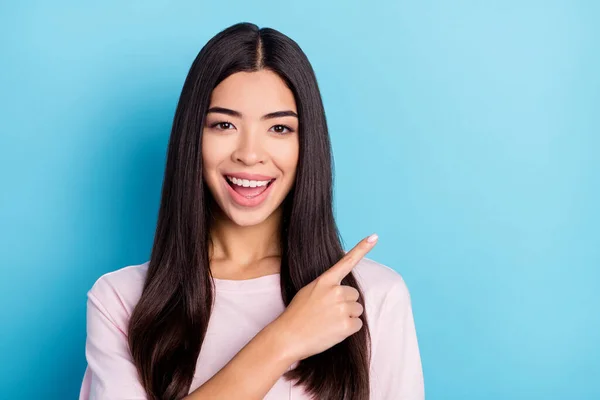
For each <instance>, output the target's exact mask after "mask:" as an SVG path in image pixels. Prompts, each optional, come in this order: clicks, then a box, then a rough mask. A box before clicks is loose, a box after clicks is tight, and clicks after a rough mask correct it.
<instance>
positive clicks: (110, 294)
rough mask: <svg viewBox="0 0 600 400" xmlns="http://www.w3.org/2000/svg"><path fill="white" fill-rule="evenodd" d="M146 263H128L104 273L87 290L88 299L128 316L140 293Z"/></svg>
mask: <svg viewBox="0 0 600 400" xmlns="http://www.w3.org/2000/svg"><path fill="white" fill-rule="evenodd" d="M148 264H149V262H145V263H143V264H137V265H128V266H125V267H122V268H119V269H117V270H114V271H110V272H106V273H104V274H103V275H101V276H100V277H99V278H97V279H96V281H95V282H94V284H93V285H92V287H91V288H90V289H89V290H88V292H87V296H88V299H89V300H90V301H92V302H94V303H96V304H97V305H98V306H100V307H102V308H104V309H105V310H106V311H107V312H110V313H111V314H113V313H114V314H119V315H120V316H122V317H123V318H126V317H128V316H130V315H131V312H132V311H133V309H134V308H135V306H136V304H137V302H138V301H139V299H140V297H141V295H142V290H143V287H144V282H145V279H146V272H147V271H148ZM114 317H115V319H117V317H116V315H114Z"/></svg>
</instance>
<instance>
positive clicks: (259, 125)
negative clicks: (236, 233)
mask: <svg viewBox="0 0 600 400" xmlns="http://www.w3.org/2000/svg"><path fill="white" fill-rule="evenodd" d="M297 113H298V112H297V110H296V102H295V100H294V95H293V93H292V92H291V90H290V89H289V88H288V87H287V86H286V85H285V83H284V81H283V80H282V79H281V78H280V77H279V76H278V75H277V74H276V73H274V72H272V71H269V70H261V71H257V72H238V73H235V74H232V75H230V76H229V77H227V78H226V79H224V80H223V81H222V82H221V83H220V84H219V85H218V86H217V87H215V89H214V90H213V92H212V95H211V99H210V106H209V109H208V113H207V115H206V118H205V124H204V128H203V134H202V158H203V176H204V180H205V181H206V184H207V185H208V188H209V190H210V191H211V193H212V195H213V197H214V198H215V200H216V202H217V203H218V205H219V206H220V208H221V210H222V211H223V212H224V214H225V215H226V216H227V217H228V218H229V219H230V220H231V221H233V222H234V223H235V224H237V225H240V226H250V225H256V224H259V223H261V222H262V221H264V220H265V219H266V218H267V217H269V216H270V215H271V214H272V213H273V212H274V211H275V210H277V209H278V208H279V206H280V205H281V203H282V202H283V200H284V199H285V197H286V195H287V194H288V193H289V191H290V189H291V188H292V185H293V183H294V179H295V176H296V166H297V164H298V153H299V141H298V122H299V121H298V118H297ZM232 181H233V182H232Z"/></svg>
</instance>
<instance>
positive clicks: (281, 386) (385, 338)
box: [79, 258, 425, 400]
mask: <svg viewBox="0 0 600 400" xmlns="http://www.w3.org/2000/svg"><path fill="white" fill-rule="evenodd" d="M147 268H148V262H146V263H144V264H140V265H131V266H127V267H124V268H121V269H119V270H116V271H113V272H109V273H106V274H104V275H103V276H101V277H100V278H99V279H98V280H97V281H96V282H95V284H94V285H93V287H92V288H91V289H90V290H89V291H88V293H87V297H88V300H87V339H86V345H85V355H86V359H87V363H88V365H87V368H86V370H85V375H84V377H83V382H82V385H81V392H80V396H79V399H80V400H84V399H85V400H87V399H89V400H92V399H93V400H109V399H110V400H120V399H128V400H132V399H146V395H145V392H144V390H143V388H142V386H141V384H140V383H139V381H138V378H137V372H136V369H135V366H134V364H133V363H132V360H131V356H130V354H129V350H128V345H127V323H128V320H129V317H130V315H131V312H132V311H133V308H134V307H135V305H136V303H137V302H138V300H139V298H140V295H141V292H142V287H143V284H144V279H145V276H146V271H147ZM353 272H354V274H355V277H356V279H357V280H358V282H359V285H360V287H361V289H362V291H363V296H364V300H365V305H366V307H365V311H366V313H367V321H368V323H369V327H370V329H371V336H372V343H373V348H372V361H371V366H370V379H371V399H372V400H422V399H424V397H425V396H424V388H423V386H424V385H423V372H422V367H421V358H420V355H419V348H418V344H417V335H416V330H415V325H414V320H413V314H412V307H411V301H410V295H409V292H408V289H407V287H406V285H405V283H404V280H403V279H402V277H401V276H400V274H398V273H397V272H396V271H394V270H393V269H391V268H389V267H387V266H385V265H382V264H379V263H377V262H375V261H373V260H370V259H368V258H363V259H362V260H361V261H360V262H359V263H358V264H357V265H356V266H355V267H354V269H353ZM215 287H216V296H215V304H214V310H213V313H212V314H211V317H210V320H209V324H208V330H207V333H206V338H205V340H204V342H203V344H202V348H201V351H200V355H199V357H198V361H197V364H196V372H195V374H194V379H193V381H192V385H191V388H190V392H192V391H194V390H195V389H196V388H198V387H199V386H200V385H202V384H203V383H204V382H206V381H207V380H208V379H210V378H211V377H212V376H213V375H214V374H216V373H217V372H218V371H219V370H220V369H221V368H222V367H223V366H225V364H227V363H228V362H229V360H231V359H232V358H233V357H234V356H235V355H236V354H237V353H238V352H239V351H240V350H241V349H242V347H244V346H245V345H246V343H248V342H249V341H250V340H251V339H252V338H253V337H254V336H255V335H256V334H257V333H258V332H259V331H260V330H262V329H263V328H264V327H265V326H266V325H268V324H269V323H270V322H272V321H273V320H274V319H275V318H277V317H278V316H279V315H280V314H281V313H282V312H283V311H284V309H285V307H284V304H283V301H282V299H281V292H280V286H279V274H274V275H266V276H262V277H259V278H254V279H247V280H239V281H235V280H223V279H215ZM295 365H296V364H294V365H292V366H291V367H290V368H293V367H295ZM265 399H267V400H284V399H287V400H309V397H308V395H307V394H306V393H305V392H304V390H303V389H302V387H300V386H297V387H293V386H292V384H291V382H289V381H286V380H284V378H283V377H282V378H279V380H278V381H277V382H276V383H275V385H274V386H273V387H272V388H271V390H270V391H269V392H268V393H267V395H266V397H265Z"/></svg>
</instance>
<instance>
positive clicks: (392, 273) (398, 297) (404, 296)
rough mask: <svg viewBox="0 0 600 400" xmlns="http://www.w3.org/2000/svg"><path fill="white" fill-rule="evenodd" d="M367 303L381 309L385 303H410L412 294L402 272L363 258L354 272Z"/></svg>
mask: <svg viewBox="0 0 600 400" xmlns="http://www.w3.org/2000/svg"><path fill="white" fill-rule="evenodd" d="M352 273H353V275H354V276H355V278H356V280H357V281H358V284H359V286H360V289H361V291H362V292H363V295H364V297H365V303H366V304H367V305H370V306H371V307H376V308H379V307H380V306H381V305H382V304H383V302H384V301H386V299H387V301H395V302H398V301H400V302H405V301H408V302H410V294H409V291H408V287H407V286H406V282H405V281H404V278H403V277H402V275H401V274H400V272H398V271H396V270H395V269H393V268H391V267H388V266H387V265H384V264H381V263H379V262H377V261H374V260H372V259H370V258H366V257H364V258H362V259H361V260H360V261H359V262H358V264H356V266H355V267H354V269H353V270H352Z"/></svg>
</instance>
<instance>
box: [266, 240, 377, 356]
mask: <svg viewBox="0 0 600 400" xmlns="http://www.w3.org/2000/svg"><path fill="white" fill-rule="evenodd" d="M377 239H378V237H377V235H371V236H369V237H368V238H365V239H363V240H361V241H360V242H359V243H358V244H357V245H356V246H355V247H354V248H353V249H352V250H350V251H348V252H347V253H346V255H345V256H344V257H342V259H341V260H340V261H338V262H337V263H336V264H334V265H333V266H332V267H331V268H329V269H328V270H327V271H325V272H324V273H323V274H321V276H319V277H318V278H317V279H315V280H314V281H312V282H311V283H309V284H308V285H306V286H304V287H303V288H302V289H300V290H299V291H298V293H297V294H296V296H294V298H293V299H292V301H291V302H290V304H289V306H288V307H287V308H286V310H285V311H284V312H283V313H282V314H281V315H280V316H279V317H278V318H277V319H276V320H275V321H273V322H272V325H273V327H274V328H275V329H278V330H279V332H280V333H281V335H282V337H284V338H285V340H286V348H287V349H288V352H289V356H290V357H291V358H292V359H294V360H295V361H299V360H303V359H305V358H307V357H310V356H312V355H314V354H318V353H321V352H323V351H325V350H327V349H329V348H330V347H332V346H334V345H336V344H338V343H340V342H341V341H343V340H344V339H346V338H347V337H348V336H350V335H352V334H354V333H356V332H358V331H359V330H360V329H361V328H362V325H363V322H362V320H361V319H360V318H359V317H360V316H361V315H362V313H363V311H364V310H363V306H362V305H361V304H360V303H358V302H357V300H358V298H359V291H358V290H356V289H355V288H353V287H351V286H345V285H341V282H342V280H343V279H344V278H345V277H346V276H347V275H348V274H349V273H350V272H351V271H352V269H353V268H354V267H355V266H356V264H358V262H359V261H360V260H361V259H362V258H363V257H364V256H365V255H366V254H367V253H368V252H369V251H371V249H372V248H373V247H374V246H375V243H376V242H377Z"/></svg>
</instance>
